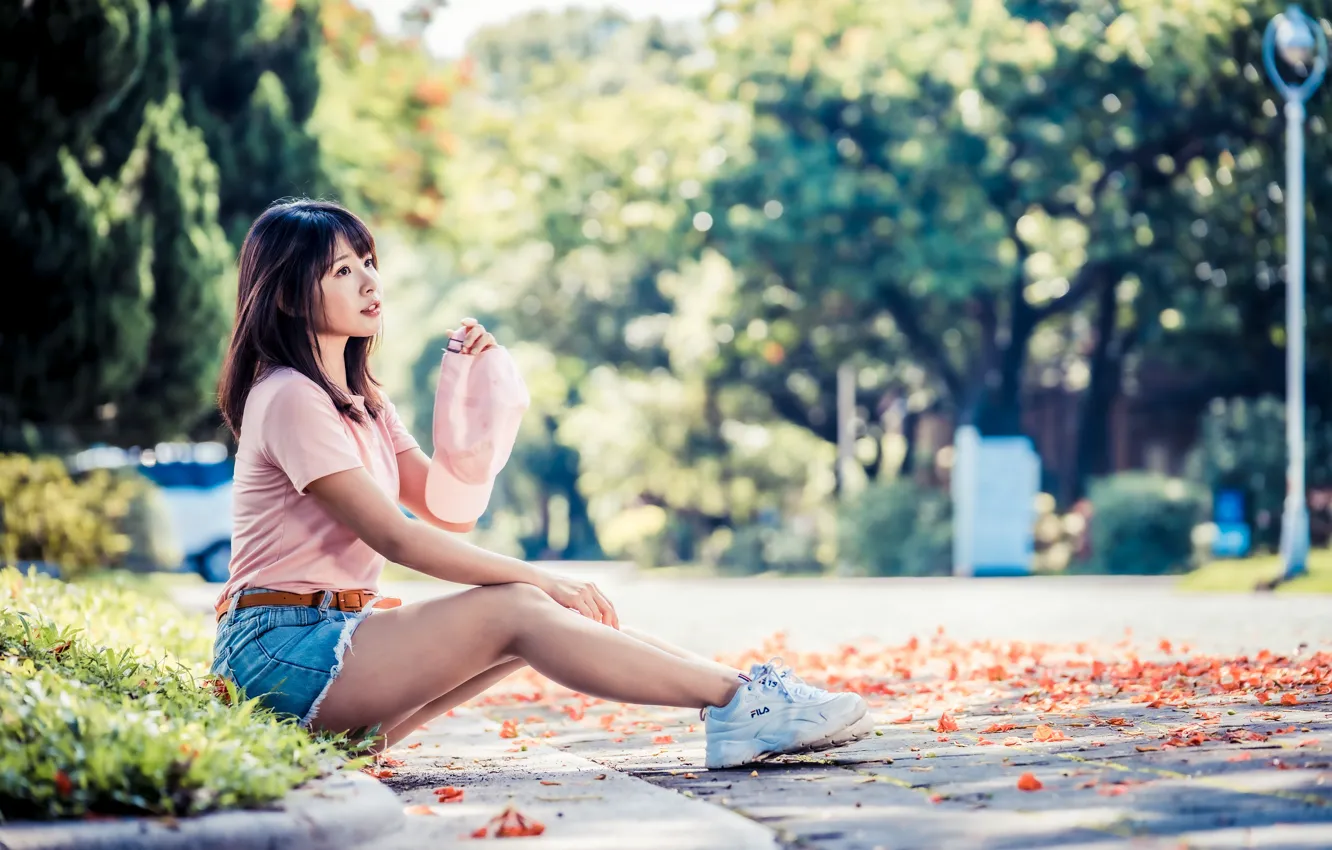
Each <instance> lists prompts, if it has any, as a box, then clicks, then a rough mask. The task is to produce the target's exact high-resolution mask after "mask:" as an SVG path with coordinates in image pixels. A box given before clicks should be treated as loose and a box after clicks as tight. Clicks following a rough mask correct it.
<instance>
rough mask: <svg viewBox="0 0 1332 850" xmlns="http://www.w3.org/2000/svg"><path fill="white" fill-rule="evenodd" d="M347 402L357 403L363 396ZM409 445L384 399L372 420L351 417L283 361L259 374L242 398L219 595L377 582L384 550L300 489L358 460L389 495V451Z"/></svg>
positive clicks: (394, 491)
mask: <svg viewBox="0 0 1332 850" xmlns="http://www.w3.org/2000/svg"><path fill="white" fill-rule="evenodd" d="M352 401H353V403H354V404H356V405H358V406H360V405H364V399H363V398H362V397H361V396H352ZM416 447H417V442H416V440H414V439H412V435H411V434H409V433H407V429H406V427H404V426H403V424H402V420H401V419H399V418H398V412H397V410H396V409H394V407H393V404H392V403H391V402H389V401H388V399H387V398H386V399H385V400H384V410H383V412H381V413H380V415H379V418H378V419H370V420H368V421H367V422H366V423H365V424H364V425H358V424H357V423H355V422H353V421H352V420H351V419H348V418H346V417H344V416H343V415H342V414H340V413H338V409H337V408H336V407H334V406H333V400H332V399H330V398H329V397H328V393H326V392H324V391H323V389H321V388H320V387H319V385H318V384H316V383H315V382H314V381H312V380H310V379H309V378H307V377H305V376H304V375H302V374H301V373H300V372H297V371H296V370H294V369H288V368H281V369H277V370H275V371H274V372H272V373H270V374H269V375H267V376H266V377H264V378H263V379H262V380H261V381H259V382H258V383H257V384H255V385H254V387H253V388H251V390H250V394H249V396H248V397H247V398H246V399H245V413H244V416H243V418H242V419H241V434H240V441H239V445H238V448H237V452H236V472H235V478H234V483H233V486H234V489H233V491H232V493H233V495H232V503H233V527H232V533H231V577H230V579H228V580H227V583H226V586H225V587H223V589H222V593H221V595H220V596H219V597H218V601H219V602H221V601H222V600H224V599H227V598H228V597H230V596H231V594H233V593H235V592H237V591H239V590H243V589H245V588H247V587H268V588H273V589H275V590H290V591H293V592H297V593H309V592H311V591H314V590H325V589H328V590H354V589H359V588H363V589H369V590H376V589H378V584H379V574H380V572H381V571H382V570H383V569H384V557H383V556H382V555H380V554H379V553H378V552H376V551H375V550H373V549H371V548H370V547H369V546H367V545H366V544H365V543H364V542H362V541H361V539H360V538H359V537H357V536H356V534H355V533H354V532H353V531H352V530H351V529H350V528H348V527H346V526H345V525H342V524H341V523H339V522H338V521H337V520H335V519H333V517H331V516H329V515H328V513H327V512H326V511H325V510H324V509H323V507H322V506H321V505H320V504H319V502H318V501H317V500H316V499H314V498H313V497H311V496H309V495H307V494H306V492H305V488H306V487H308V486H309V485H310V482H312V481H315V480H317V479H319V478H323V477H324V476H325V475H332V474H333V473H335V472H342V471H343V470H347V469H355V468H356V467H358V466H363V467H365V470H366V471H367V472H368V473H370V477H371V478H372V479H373V480H374V482H375V483H376V484H378V485H379V487H380V489H382V490H383V491H384V494H385V495H386V496H388V497H389V499H391V500H392V501H393V503H394V504H397V503H398V458H397V455H398V453H399V452H404V451H407V450H409V449H414V448H416Z"/></svg>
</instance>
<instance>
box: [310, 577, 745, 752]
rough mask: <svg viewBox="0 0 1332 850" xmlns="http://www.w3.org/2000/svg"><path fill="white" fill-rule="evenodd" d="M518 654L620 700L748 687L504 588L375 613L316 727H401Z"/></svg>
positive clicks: (716, 699) (695, 699)
mask: <svg viewBox="0 0 1332 850" xmlns="http://www.w3.org/2000/svg"><path fill="white" fill-rule="evenodd" d="M512 657H517V658H520V659H522V660H523V661H525V662H527V663H528V664H530V665H531V666H532V667H533V668H535V669H536V670H537V672H539V673H541V674H543V675H545V676H547V677H548V678H550V679H553V680H555V681H556V682H558V683H560V684H562V685H564V686H565V687H567V688H570V689H572V690H575V691H579V692H580V693H585V694H590V695H592V696H596V697H601V698H604V699H610V700H614V701H617V702H630V703H639V704H647V705H670V706H679V707H683V708H704V707H706V706H710V705H725V704H726V703H728V702H729V701H730V699H731V697H732V696H733V695H734V694H735V691H736V690H737V689H738V688H739V686H740V684H741V682H740V679H739V677H738V676H737V675H736V671H734V670H731V669H729V668H727V667H724V666H723V665H720V664H717V663H715V662H712V661H707V660H705V659H701V658H700V659H697V660H695V659H694V658H682V657H679V656H677V655H673V654H671V653H669V652H666V651H664V650H663V649H660V648H658V647H657V646H653V645H650V644H648V643H645V642H643V641H641V640H638V639H636V638H634V637H631V636H629V635H627V634H624V633H622V632H619V631H616V630H615V629H612V628H610V627H608V626H603V625H601V624H599V623H595V622H593V621H591V620H589V619H587V618H585V617H583V616H581V615H579V614H577V613H575V612H573V611H569V610H568V609H565V608H562V607H560V606H559V605H558V604H556V603H555V602H554V600H552V599H551V598H550V597H549V596H547V595H546V594H545V593H543V592H542V591H541V590H539V589H538V588H536V587H533V586H532V585H527V584H506V585H495V586H492V587H480V588H475V589H473V590H469V591H466V592H465V593H460V594H457V595H455V596H449V597H443V598H440V599H432V600H429V601H427V602H421V603H418V604H415V605H408V606H405V607H403V608H395V609H391V610H388V611H381V612H377V613H376V614H374V615H373V616H371V617H369V618H368V619H367V620H366V621H365V622H364V623H362V624H361V626H360V627H359V628H358V629H357V630H356V633H355V635H354V636H353V638H352V644H351V648H350V650H349V651H348V652H347V655H346V657H345V658H344V663H343V669H342V674H341V675H340V676H339V677H338V679H337V681H335V682H334V683H333V686H332V687H331V688H329V691H328V694H327V695H326V696H325V698H324V702H323V703H322V704H321V706H320V709H319V714H318V717H317V720H316V726H318V727H320V728H326V729H333V730H341V729H354V728H358V727H362V726H374V725H376V724H380V723H383V724H385V725H389V724H391V725H392V726H393V727H397V726H400V725H402V723H403V722H404V720H405V719H407V718H410V717H414V716H417V715H418V714H420V712H421V711H422V710H423V709H424V708H425V707H426V706H427V705H429V704H431V703H435V704H436V707H437V708H439V710H441V711H443V710H447V707H444V706H442V705H441V704H442V703H443V702H444V700H442V699H441V697H443V696H445V695H447V694H449V693H450V692H453V691H457V690H459V689H461V688H462V686H463V685H465V684H467V683H469V682H473V681H474V680H478V677H480V676H482V675H483V674H484V673H485V672H486V671H489V670H492V669H493V668H495V667H496V666H497V665H499V664H501V663H502V662H503V661H505V660H507V659H508V658H512ZM449 707H451V706H449ZM399 718H403V720H399ZM393 721H397V722H396V723H394V722H393ZM417 725H419V723H418V724H417Z"/></svg>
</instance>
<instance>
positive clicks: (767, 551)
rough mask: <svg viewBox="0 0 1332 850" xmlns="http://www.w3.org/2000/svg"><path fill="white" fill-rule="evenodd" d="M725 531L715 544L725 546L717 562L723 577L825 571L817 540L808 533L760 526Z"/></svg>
mask: <svg viewBox="0 0 1332 850" xmlns="http://www.w3.org/2000/svg"><path fill="white" fill-rule="evenodd" d="M726 531H727V534H724V535H723V534H722V533H721V532H720V531H719V532H718V535H721V539H720V540H718V541H715V543H719V544H726V549H725V551H723V552H722V554H721V557H720V558H718V559H717V571H718V572H719V573H721V574H722V575H755V574H758V573H764V572H773V573H788V574H800V573H820V572H822V571H823V564H821V563H820V562H819V559H818V540H817V538H816V537H815V535H814V534H813V533H811V532H809V531H802V530H800V529H798V528H794V527H791V526H775V527H774V526H769V525H761V524H758V523H754V524H750V525H745V526H741V527H740V528H738V529H736V530H735V531H734V532H730V530H729V529H726ZM715 536H717V535H714V537H715ZM709 542H710V543H712V542H714V541H709ZM714 545H715V544H714Z"/></svg>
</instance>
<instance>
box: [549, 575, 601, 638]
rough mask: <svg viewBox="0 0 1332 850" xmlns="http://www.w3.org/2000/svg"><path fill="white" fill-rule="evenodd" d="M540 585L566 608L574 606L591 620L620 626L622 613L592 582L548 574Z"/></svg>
mask: <svg viewBox="0 0 1332 850" xmlns="http://www.w3.org/2000/svg"><path fill="white" fill-rule="evenodd" d="M539 587H540V588H541V589H542V590H544V591H546V593H547V594H548V595H549V596H550V598H551V599H554V600H555V601H556V602H558V603H560V604H561V605H563V606H564V607H565V608H572V609H573V610H575V611H577V612H578V613H579V614H582V615H583V616H584V617H587V618H588V619H589V620H595V621H596V622H598V623H602V624H604V625H607V626H610V627H611V628H612V629H618V628H620V615H619V614H616V613H615V606H614V605H612V604H611V603H610V600H609V599H607V598H606V597H605V595H604V594H602V592H601V591H600V590H598V589H597V586H596V585H595V584H593V583H592V582H590V581H578V580H577V579H572V578H565V577H564V576H557V575H547V576H546V578H545V580H544V581H543V582H542V583H541V584H540V585H539Z"/></svg>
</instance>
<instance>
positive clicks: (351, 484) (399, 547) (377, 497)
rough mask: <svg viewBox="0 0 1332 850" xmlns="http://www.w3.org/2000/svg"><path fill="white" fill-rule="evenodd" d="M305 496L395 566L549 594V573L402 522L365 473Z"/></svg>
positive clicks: (340, 476) (331, 480) (352, 473)
mask: <svg viewBox="0 0 1332 850" xmlns="http://www.w3.org/2000/svg"><path fill="white" fill-rule="evenodd" d="M306 492H308V493H309V494H310V495H311V496H313V497H314V498H315V499H317V500H318V501H319V504H320V505H322V506H323V508H324V509H325V510H326V511H328V513H329V515H330V516H332V517H333V518H334V519H335V520H337V521H338V522H340V523H342V524H343V525H345V526H347V527H348V528H350V529H351V530H352V531H353V532H355V533H356V535H357V536H358V537H360V538H361V539H362V540H363V541H365V543H366V545H368V546H369V547H370V548H371V549H374V550H375V551H376V552H378V553H379V554H381V555H383V556H384V557H385V558H387V559H389V560H390V561H392V562H393V563H395V564H402V565H403V566H405V567H410V568H412V569H414V570H416V571H417V572H421V573H425V574H426V575H429V576H434V577H435V578H438V579H443V580H445V581H452V582H456V583H458V584H472V585H490V584H511V583H517V582H522V583H525V584H531V585H535V586H537V587H540V588H542V589H543V590H546V591H547V592H548V593H549V592H550V587H549V586H550V584H551V582H550V579H551V578H552V576H551V575H550V574H549V573H545V572H543V571H541V570H539V569H537V568H536V567H533V566H532V565H531V564H528V563H526V562H524V561H520V560H518V559H516V558H510V557H508V556H506V555H499V554H496V553H494V552H487V551H486V550H485V549H482V548H480V547H478V546H473V545H472V544H471V543H468V542H466V541H464V540H459V539H458V538H456V537H453V536H451V535H449V534H445V533H444V532H443V531H440V530H439V529H436V528H431V527H430V526H429V525H427V524H426V523H424V522H416V521H414V520H412V519H409V518H408V517H406V516H404V515H403V513H402V511H400V510H399V509H398V506H397V505H395V504H393V502H392V501H390V500H389V498H388V496H386V495H384V492H383V491H382V490H381V489H380V488H379V486H378V485H377V484H375V482H374V479H372V478H371V477H370V473H368V472H366V471H365V469H364V467H357V468H355V469H348V470H344V471H342V472H335V473H333V474H332V475H326V476H324V477H323V478H320V479H318V480H316V481H314V482H312V483H311V484H310V486H309V487H307V488H306Z"/></svg>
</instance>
